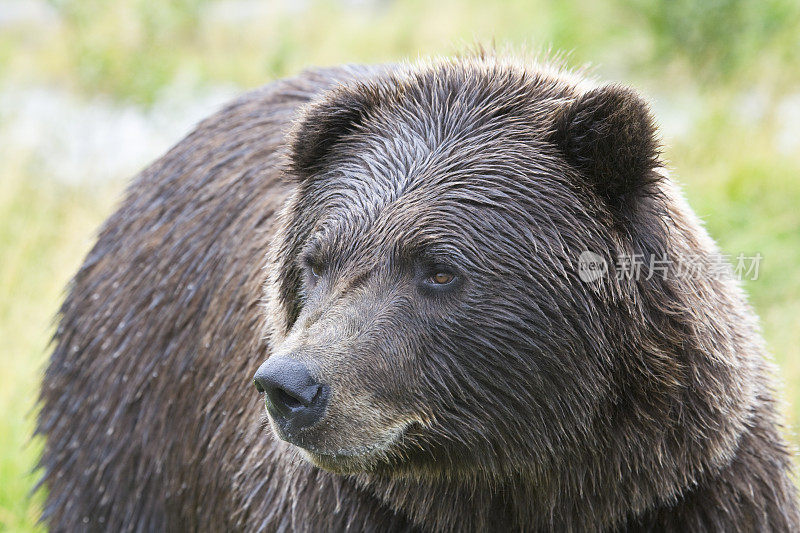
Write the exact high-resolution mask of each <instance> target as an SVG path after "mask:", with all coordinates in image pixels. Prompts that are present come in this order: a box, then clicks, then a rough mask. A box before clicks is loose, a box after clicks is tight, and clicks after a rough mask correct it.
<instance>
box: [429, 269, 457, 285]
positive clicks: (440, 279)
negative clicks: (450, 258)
mask: <svg viewBox="0 0 800 533" xmlns="http://www.w3.org/2000/svg"><path fill="white" fill-rule="evenodd" d="M453 278H455V276H454V275H453V274H451V273H450V272H437V273H436V274H434V275H433V276H431V277H430V278H428V282H429V283H433V284H435V285H447V284H448V283H450V282H451V281H453Z"/></svg>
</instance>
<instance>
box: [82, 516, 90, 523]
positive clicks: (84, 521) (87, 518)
mask: <svg viewBox="0 0 800 533" xmlns="http://www.w3.org/2000/svg"><path fill="white" fill-rule="evenodd" d="M83 523H84V524H88V523H89V517H88V516H84V517H83Z"/></svg>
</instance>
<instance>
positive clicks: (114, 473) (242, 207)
mask: <svg viewBox="0 0 800 533" xmlns="http://www.w3.org/2000/svg"><path fill="white" fill-rule="evenodd" d="M279 212H280V213H279ZM268 250H269V254H268V257H267V259H266V260H265V256H266V255H267V252H268ZM584 250H591V251H594V252H597V253H600V254H602V255H603V256H604V257H606V258H607V259H608V260H609V261H612V260H613V259H614V258H616V257H617V256H619V255H632V254H641V255H642V256H643V257H645V258H649V257H651V256H656V257H657V256H659V255H660V254H663V253H668V254H669V257H670V258H672V259H677V260H678V261H680V260H681V259H680V258H685V257H689V256H691V257H700V258H701V259H702V261H704V262H710V261H711V260H712V259H713V256H714V254H716V253H717V249H716V247H715V245H714V243H713V242H712V241H711V240H710V238H709V237H708V236H707V234H706V233H705V230H704V229H703V228H702V226H701V225H700V223H699V222H698V220H697V219H696V217H695V216H694V214H693V213H692V212H691V210H690V209H689V208H688V206H687V205H686V204H685V202H684V201H683V199H682V197H681V195H680V193H679V191H678V190H677V189H676V187H675V186H674V184H673V183H672V182H671V181H670V180H669V178H668V177H666V175H665V173H664V172H663V171H662V170H661V169H660V162H659V158H658V153H657V138H656V133H655V128H654V126H653V123H652V121H651V119H650V115H649V112H648V110H647V106H646V105H645V104H644V103H643V102H642V101H641V99H640V98H639V97H638V96H637V95H636V94H635V93H633V92H632V91H630V90H628V89H624V88H621V87H617V86H604V87H598V86H596V85H594V84H592V83H590V82H588V81H586V80H584V79H582V78H580V77H578V76H576V75H573V74H570V73H567V72H563V71H558V70H557V69H555V68H553V67H551V66H548V65H544V64H532V63H530V64H523V63H521V62H516V61H512V60H505V59H498V58H491V57H478V58H466V59H458V60H451V61H440V62H435V63H432V64H422V65H416V66H387V67H380V68H361V67H358V68H356V67H353V68H346V69H331V70H322V71H309V72H306V73H304V74H302V75H300V76H299V77H297V78H295V79H291V80H285V81H279V82H276V83H274V84H271V85H269V86H267V87H266V88H264V89H262V90H259V91H255V92H253V93H250V94H248V95H246V96H244V97H243V98H241V99H239V100H238V101H236V102H234V103H233V104H231V105H230V106H228V107H227V108H226V109H224V110H222V111H221V112H220V113H218V114H217V115H215V116H214V117H212V118H210V119H208V120H207V121H205V122H203V123H202V124H200V126H199V127H198V128H197V129H196V130H195V131H194V132H193V133H192V134H190V135H189V136H188V137H187V138H186V139H184V140H183V141H181V142H180V143H179V144H178V145H177V146H176V147H175V148H173V149H172V150H171V151H170V152H169V153H167V154H166V155H165V156H164V157H162V158H161V159H160V160H159V161H157V162H156V163H154V164H153V165H152V166H151V167H150V168H148V169H147V170H145V171H144V172H143V173H142V174H141V175H140V176H139V177H138V178H137V179H136V180H135V182H134V183H133V185H132V186H131V188H130V189H129V191H128V194H127V195H126V198H125V200H124V201H123V203H122V205H121V206H120V208H119V209H118V211H117V212H116V213H115V214H114V215H113V216H112V217H111V218H110V219H109V221H108V222H107V223H106V225H105V226H104V228H103V230H102V231H101V234H100V236H99V239H98V242H97V244H96V246H95V247H94V249H93V250H92V252H91V253H90V254H89V256H88V257H87V259H86V262H85V263H84V265H83V266H82V268H81V270H80V271H79V272H78V274H77V276H76V278H75V280H74V282H73V284H72V287H71V289H70V293H69V296H68V297H67V300H66V302H65V303H64V306H63V308H62V311H61V321H60V324H59V327H58V331H57V334H56V346H55V350H54V353H53V356H52V360H51V363H50V366H49V367H48V369H47V373H46V375H45V379H44V384H43V387H42V412H41V415H40V419H39V432H41V433H43V434H45V435H46V437H47V445H46V449H45V453H44V457H43V459H42V465H43V467H44V478H43V482H44V483H45V484H46V485H47V487H48V489H49V493H48V498H47V504H46V508H45V520H46V521H47V522H48V524H49V525H50V526H51V527H52V528H53V529H55V530H69V531H73V530H81V529H112V530H162V529H187V530H196V529H201V530H212V531H220V530H263V531H279V530H299V531H319V530H348V529H349V530H352V531H362V530H366V531H390V530H415V529H416V530H430V531H469V530H488V529H492V530H531V531H536V530H593V531H601V530H603V531H610V530H657V531H660V530H669V531H689V530H691V531H702V530H714V531H735V530H740V531H752V530H774V531H792V530H797V529H798V528H800V519H799V518H798V508H797V496H796V494H795V489H794V487H793V485H792V482H791V479H790V461H789V453H788V451H787V449H786V445H785V443H784V441H783V440H782V438H781V436H780V433H779V430H778V427H779V426H778V418H777V415H776V410H775V407H774V401H773V392H772V385H771V383H770V378H769V374H770V372H771V369H770V366H769V364H768V363H767V361H766V360H765V356H764V348H763V345H762V341H761V338H760V335H759V333H758V327H757V321H756V318H755V316H754V314H753V312H752V310H751V309H750V308H749V306H748V305H747V303H746V301H745V297H744V295H743V293H742V291H741V289H740V288H739V286H738V284H737V283H736V282H735V281H734V280H733V278H732V276H731V275H730V273H728V274H726V275H723V276H721V277H712V276H709V275H701V276H698V277H693V278H691V279H687V278H680V277H679V276H676V275H673V274H675V271H674V270H675V268H676V266H677V265H672V267H671V270H670V273H669V274H670V275H668V276H661V275H656V276H653V277H651V278H649V279H644V278H640V279H622V280H617V279H615V278H614V277H606V278H602V279H600V280H599V281H597V282H595V283H585V282H584V281H581V280H580V279H579V276H578V273H577V267H576V259H577V257H578V254H580V253H581V252H582V251H584ZM445 262H446V268H449V269H452V270H453V271H455V272H456V273H457V276H456V278H455V279H456V281H455V282H454V284H453V285H452V286H450V287H449V288H447V289H446V290H441V291H440V289H439V288H436V287H434V288H430V287H428V285H426V283H427V282H426V281H425V280H426V279H427V278H426V277H425V276H427V274H426V273H429V272H431V271H435V270H436V269H441V268H445V266H442V265H443V264H444V263H445ZM265 264H266V265H267V267H266V268H264V265H265ZM312 266H313V269H314V272H317V273H319V276H317V275H314V276H312V275H311V274H310V272H311V268H312ZM265 283H266V298H265V300H264V301H262V287H263V286H264V285H265ZM436 291H439V292H436ZM265 332H267V334H266V335H265ZM271 353H272V354H276V355H277V354H279V355H280V356H282V357H292V358H295V359H297V360H299V361H302V362H304V363H305V364H307V365H308V367H309V368H311V369H313V372H314V375H315V377H316V379H318V380H320V381H321V382H324V383H326V384H328V385H330V389H331V400H330V402H329V405H328V407H327V410H326V412H325V415H324V418H323V420H322V421H321V422H320V423H319V424H317V425H315V426H313V427H311V428H309V429H308V430H307V431H304V432H301V433H299V434H297V435H280V432H279V429H278V428H274V429H276V431H278V434H279V435H280V436H282V437H285V438H287V439H289V440H291V441H292V442H293V443H294V444H289V443H287V442H284V441H283V440H280V439H278V438H276V437H275V436H274V435H273V434H272V432H270V431H269V430H268V429H267V428H266V427H265V426H266V424H265V422H267V419H266V418H265V414H264V407H263V399H261V398H259V397H258V396H257V395H256V393H255V389H254V388H253V387H252V386H251V384H250V380H251V378H252V376H253V374H254V372H255V370H256V368H258V366H259V365H260V364H261V363H262V362H263V360H264V359H265V358H267V357H268V356H269V354H271Z"/></svg>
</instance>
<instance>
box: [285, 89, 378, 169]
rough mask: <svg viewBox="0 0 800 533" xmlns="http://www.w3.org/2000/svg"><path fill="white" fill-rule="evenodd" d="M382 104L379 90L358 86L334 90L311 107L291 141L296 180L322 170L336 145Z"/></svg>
mask: <svg viewBox="0 0 800 533" xmlns="http://www.w3.org/2000/svg"><path fill="white" fill-rule="evenodd" d="M379 102H380V97H379V95H378V90H377V89H375V88H373V87H371V86H368V85H366V84H359V85H356V86H354V87H347V86H341V87H338V88H335V89H332V90H331V91H330V92H329V93H327V94H326V95H324V96H323V97H322V98H321V99H320V100H317V101H316V102H313V103H311V104H309V105H308V106H307V107H306V108H305V110H304V112H303V113H302V116H301V117H300V118H299V119H298V121H297V122H296V123H295V125H294V127H293V129H292V132H291V133H290V138H289V162H290V168H291V169H292V170H293V171H294V174H295V176H296V177H299V178H301V179H302V178H307V177H308V176H310V175H311V174H313V173H314V172H316V171H318V170H320V169H321V168H322V167H323V166H324V163H325V160H326V158H327V157H328V156H329V155H330V153H331V151H332V150H333V147H334V146H335V145H336V143H338V142H339V141H340V140H341V139H342V138H343V137H344V136H346V135H347V134H349V133H352V132H353V131H354V130H355V129H356V128H358V126H359V124H360V123H361V121H362V120H363V119H364V117H366V116H367V115H368V114H369V113H370V111H371V110H372V109H373V108H375V107H376V106H377V105H378V103H379Z"/></svg>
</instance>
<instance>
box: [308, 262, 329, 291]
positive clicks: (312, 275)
mask: <svg viewBox="0 0 800 533" xmlns="http://www.w3.org/2000/svg"><path fill="white" fill-rule="evenodd" d="M305 266H306V279H307V281H308V283H310V284H311V285H314V284H316V283H317V281H319V278H320V277H322V275H323V274H324V273H325V264H324V263H322V262H321V261H317V260H314V259H306V260H305Z"/></svg>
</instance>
